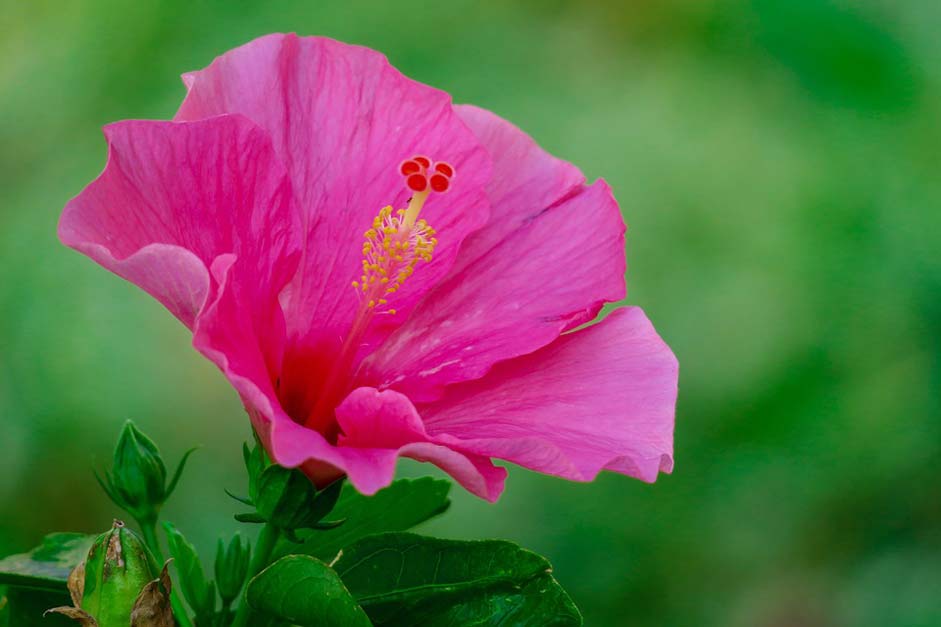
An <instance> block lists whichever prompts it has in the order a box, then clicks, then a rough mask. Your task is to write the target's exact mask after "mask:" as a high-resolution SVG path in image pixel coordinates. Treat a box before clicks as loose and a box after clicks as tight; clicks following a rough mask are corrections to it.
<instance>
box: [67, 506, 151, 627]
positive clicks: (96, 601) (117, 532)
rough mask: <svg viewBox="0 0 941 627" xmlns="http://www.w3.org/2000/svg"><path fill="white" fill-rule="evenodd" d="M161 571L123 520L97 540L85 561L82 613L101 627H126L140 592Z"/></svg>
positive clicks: (141, 541) (117, 521)
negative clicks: (85, 613)
mask: <svg viewBox="0 0 941 627" xmlns="http://www.w3.org/2000/svg"><path fill="white" fill-rule="evenodd" d="M158 573H159V569H158V568H157V564H156V562H155V561H154V558H153V556H152V555H151V554H150V551H148V550H147V547H146V546H145V545H144V541H143V540H142V539H141V538H140V536H138V535H137V534H136V533H134V532H133V531H131V530H130V529H128V528H127V527H125V526H124V523H123V522H121V521H120V520H115V521H114V526H113V527H112V528H111V530H110V531H107V532H105V533H103V534H101V535H100V536H98V537H97V538H95V542H94V543H93V544H92V547H91V549H90V550H89V551H88V557H87V558H85V585H84V589H83V590H82V601H81V609H82V610H83V611H84V612H87V613H88V614H90V615H91V616H94V617H95V619H96V620H97V621H98V626H99V627H119V626H120V627H127V625H129V624H130V620H131V610H132V609H133V608H134V604H135V602H136V601H137V598H138V596H139V595H140V593H141V590H143V589H144V586H146V585H147V584H148V583H150V582H151V581H153V580H154V579H155V578H157V576H158Z"/></svg>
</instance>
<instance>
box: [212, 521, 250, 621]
mask: <svg viewBox="0 0 941 627" xmlns="http://www.w3.org/2000/svg"><path fill="white" fill-rule="evenodd" d="M250 557H251V546H250V545H249V543H248V541H247V540H245V539H243V538H242V536H241V534H239V533H236V534H235V536H233V538H232V540H231V541H230V542H229V545H228V546H226V545H225V543H224V542H223V541H222V538H219V543H218V545H217V546H216V564H215V570H216V586H217V587H218V589H219V596H220V597H222V604H223V605H224V606H226V607H228V606H229V605H230V604H231V603H232V601H234V600H235V599H236V598H237V597H238V595H239V593H241V592H242V586H243V585H244V584H245V577H246V576H247V575H248V561H249V558H250Z"/></svg>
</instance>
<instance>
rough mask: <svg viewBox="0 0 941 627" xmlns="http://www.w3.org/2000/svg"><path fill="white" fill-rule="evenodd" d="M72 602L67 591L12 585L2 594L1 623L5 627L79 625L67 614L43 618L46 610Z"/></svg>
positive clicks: (0, 606)
mask: <svg viewBox="0 0 941 627" xmlns="http://www.w3.org/2000/svg"><path fill="white" fill-rule="evenodd" d="M70 604H71V600H70V599H69V594H68V593H67V592H54V591H52V590H40V589H37V588H20V587H17V586H11V587H10V588H9V589H8V590H7V591H6V594H0V625H3V626H4V627H7V626H8V625H9V627H22V626H24V625H41V626H42V627H78V623H76V622H75V621H73V620H72V619H70V618H66V617H65V616H59V615H57V614H49V615H47V616H46V617H45V618H43V613H44V612H45V611H46V610H48V609H50V608H53V607H57V606H60V605H70ZM4 621H6V622H4Z"/></svg>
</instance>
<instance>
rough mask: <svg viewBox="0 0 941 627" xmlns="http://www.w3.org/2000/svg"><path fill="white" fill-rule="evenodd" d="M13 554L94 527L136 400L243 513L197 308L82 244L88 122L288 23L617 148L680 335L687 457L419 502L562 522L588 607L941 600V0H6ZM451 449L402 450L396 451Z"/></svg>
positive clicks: (95, 138)
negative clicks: (100, 262) (93, 255)
mask: <svg viewBox="0 0 941 627" xmlns="http://www.w3.org/2000/svg"><path fill="white" fill-rule="evenodd" d="M0 9H2V11H0V13H2V15H3V18H2V24H0V554H5V553H7V552H12V551H16V550H22V549H26V548H28V547H30V546H32V545H34V544H35V543H36V542H37V540H38V539H39V538H40V537H41V536H42V535H43V534H44V533H45V532H47V531H50V530H53V529H60V528H67V529H74V530H84V531H98V530H101V529H104V528H105V527H106V526H108V524H109V523H110V519H111V517H112V516H113V515H116V514H117V511H116V509H115V508H114V507H113V506H112V505H110V504H109V502H108V501H107V500H106V498H105V496H104V495H103V494H102V492H101V491H100V490H99V489H98V488H97V486H96V485H95V483H94V480H93V479H92V475H91V468H92V466H93V465H99V466H100V465H102V464H104V463H107V462H108V457H109V455H110V450H111V447H112V444H113V441H114V439H115V438H116V437H117V433H118V430H119V427H120V425H121V423H122V421H123V420H125V419H126V418H129V417H130V418H133V419H134V420H136V421H137V423H138V424H139V425H140V426H141V428H142V429H144V430H145V431H146V432H148V433H150V434H151V435H152V436H153V437H154V438H155V439H156V440H157V442H158V443H159V444H160V445H161V446H162V449H163V450H164V452H165V454H166V455H167V457H168V458H169V459H170V460H171V461H175V460H176V459H177V458H178V456H179V455H180V454H181V453H182V452H183V451H184V450H185V449H186V448H188V447H189V446H191V445H193V444H197V443H201V444H203V445H204V448H203V450H202V451H200V452H199V453H198V454H197V455H196V456H195V457H194V458H193V460H192V461H191V465H190V469H189V472H188V474H187V475H186V476H184V479H183V482H182V485H181V488H180V490H179V492H178V496H177V497H176V498H175V499H174V501H173V502H172V503H171V505H170V506H169V507H168V510H167V516H168V517H169V518H171V519H173V520H174V521H176V522H177V523H178V524H179V526H180V527H181V528H182V529H183V530H184V531H185V532H186V533H187V535H189V536H190V537H191V538H192V539H193V540H194V541H196V542H197V543H198V544H200V545H201V546H203V547H205V548H206V549H209V548H211V547H212V546H213V544H212V543H213V542H214V538H215V536H216V535H217V534H218V533H219V532H220V531H224V532H226V533H229V532H231V531H232V530H233V529H234V528H236V527H237V526H238V523H236V522H235V521H234V520H232V514H233V513H234V512H235V511H236V508H235V504H234V502H233V501H231V500H229V499H228V498H227V497H226V496H225V495H224V494H223V492H222V489H221V488H222V487H223V486H225V487H229V488H230V489H238V488H239V487H240V486H241V485H242V481H243V478H242V477H243V475H242V469H241V466H240V455H239V448H238V445H239V443H240V442H241V441H242V440H243V439H244V438H245V437H246V436H247V435H248V427H247V420H246V419H245V416H244V414H243V412H242V410H241V408H240V405H239V403H238V400H237V398H236V395H235V394H234V392H233V391H232V390H231V389H230V387H229V386H228V384H227V383H226V382H225V381H224V379H223V378H222V376H221V375H220V374H219V373H218V372H217V371H216V369H215V368H214V367H213V366H212V365H210V364H209V363H208V362H207V361H206V360H205V359H203V358H202V357H200V356H199V355H198V354H197V353H196V352H195V351H193V350H192V349H191V348H190V346H189V338H188V333H187V332H186V330H185V329H184V328H183V327H182V326H181V325H180V324H178V323H177V322H176V321H175V320H173V319H172V318H171V316H170V315H169V314H167V313H166V312H165V311H164V310H163V309H162V308H161V307H160V306H159V305H157V304H156V303H155V302H153V301H152V300H151V299H150V298H149V297H148V296H146V295H145V294H144V293H143V292H140V291H138V290H137V289H136V288H134V287H133V286H131V285H129V284H126V283H124V282H123V281H121V280H120V279H118V278H116V277H114V276H112V275H110V274H108V273H107V272H105V271H104V270H102V269H100V268H99V267H97V266H96V265H94V264H93V263H91V262H90V261H88V260H86V259H85V258H82V257H81V256H79V255H78V254H76V253H74V252H72V251H70V250H68V249H66V248H64V247H62V246H61V245H60V244H59V243H58V242H57V240H56V237H55V225H56V221H57V218H58V214H59V211H60V209H61V207H62V206H63V204H64V203H65V202H66V200H67V199H68V198H69V197H71V196H72V195H74V194H76V193H77V192H78V191H79V190H80V189H81V188H82V187H83V185H84V184H86V183H87V182H88V181H90V180H91V179H92V178H93V177H94V176H95V175H96V174H97V173H98V172H99V171H100V170H101V168H102V167H103V165H104V157H105V145H104V142H103V139H102V137H101V135H100V132H99V127H100V126H101V125H103V124H105V123H107V122H109V121H113V120H117V119H122V118H169V117H171V116H172V114H173V112H174V111H175V108H176V106H177V105H178V103H179V102H180V100H181V98H182V95H183V86H182V84H181V83H180V80H179V78H178V75H179V74H180V73H181V72H183V71H186V70H191V69H196V68H200V67H203V66H205V65H206V64H208V63H209V62H210V61H211V60H212V58H213V57H214V56H215V55H217V54H221V53H222V52H224V51H226V50H227V49H229V48H232V47H234V46H236V45H239V44H241V43H244V42H246V41H248V40H249V39H251V38H253V37H255V36H258V35H261V34H264V33H268V32H271V31H297V32H299V33H302V34H322V35H329V36H331V37H335V38H338V39H342V40H345V41H349V42H353V43H359V44H364V45H367V46H371V47H373V48H377V49H379V50H382V51H383V52H385V53H386V54H388V56H389V57H390V59H391V60H392V62H393V63H394V64H395V65H397V66H398V67H399V68H400V69H402V70H403V71H404V72H405V73H406V74H408V75H410V76H412V77H414V78H417V79H419V80H421V81H424V82H427V83H430V84H432V85H435V86H438V87H441V88H443V89H445V90H448V91H450V92H451V93H452V94H454V98H455V100H456V101H458V102H472V103H476V104H479V105H481V106H484V107H487V108H490V109H492V110H494V111H496V112H497V113H499V114H501V115H503V116H504V117H507V118H508V119H510V120H512V121H514V122H516V123H517V124H518V125H520V126H521V127H523V128H524V129H525V130H527V131H528V132H529V133H531V134H532V135H533V136H534V137H535V138H536V139H537V140H538V141H539V142H540V143H541V144H542V145H543V146H545V147H546V148H547V149H548V150H550V151H551V152H553V153H555V154H557V155H559V156H562V157H564V158H566V159H568V160H571V161H573V162H575V163H576V164H578V165H579V166H581V167H582V168H583V169H584V171H585V172H586V174H587V175H588V176H589V178H591V179H594V178H597V177H604V178H605V179H607V180H608V181H609V182H610V183H611V185H612V187H613V188H614V190H615V193H616V194H617V196H618V198H619V200H620V202H621V206H622V208H623V210H624V215H625V217H626V219H627V222H628V224H629V232H628V264H629V268H630V270H629V277H628V285H629V294H630V297H629V302H631V303H633V304H638V305H641V306H643V307H644V308H645V309H646V310H647V312H648V314H649V315H650V317H651V318H652V319H653V320H654V321H655V323H656V325H657V328H658V329H659V331H660V332H661V334H662V335H663V337H664V338H665V339H666V340H667V341H668V342H669V343H670V345H671V346H672V347H673V349H674V350H675V352H676V354H677V356H678V357H679V360H680V363H681V381H680V404H679V410H678V416H677V430H676V470H675V473H674V474H673V475H672V476H665V477H663V478H661V480H660V481H658V483H657V484H655V485H652V486H648V485H644V484H642V483H639V482H636V481H633V480H629V479H626V478H624V477H620V476H614V475H607V476H603V477H601V478H600V479H599V480H598V481H597V482H595V483H594V484H589V485H580V484H570V483H566V482H563V481H561V480H557V479H553V478H548V477H542V476H537V475H533V474H531V473H527V472H526V471H523V470H520V469H512V470H511V476H510V481H509V483H508V490H507V492H506V494H505V495H504V497H503V498H502V499H501V501H500V502H499V503H497V504H496V505H488V504H486V503H483V502H481V501H478V500H476V499H474V498H473V497H471V496H469V495H467V494H465V493H463V492H460V491H455V492H456V493H455V495H454V497H455V499H454V500H455V503H454V506H453V509H452V511H451V512H450V513H449V515H447V516H445V517H444V518H441V519H440V520H437V521H435V522H433V523H431V524H428V525H426V526H425V531H427V532H429V533H434V534H439V535H445V536H452V537H474V538H476V537H506V538H510V539H513V540H517V541H519V542H521V543H523V544H524V545H526V546H528V547H531V548H533V549H535V550H537V551H539V552H542V553H544V554H546V555H547V556H548V557H549V558H550V559H551V560H552V561H553V563H554V565H555V568H556V572H557V575H558V578H559V579H560V580H561V581H562V583H563V584H564V585H565V586H566V587H567V588H568V589H569V590H570V591H571V593H572V595H573V596H574V598H575V600H576V602H577V603H578V604H579V606H580V607H581V608H582V610H583V611H584V614H585V617H586V624H587V625H589V626H608V625H615V626H616V625H637V626H651V627H652V626H658V627H660V626H671V625H677V626H685V625H704V626H711V625H716V626H732V627H735V626H743V627H744V626H768V627H784V626H818V625H819V626H829V625H836V626H844V625H845V626H856V625H860V626H870V625H871V626H881V627H885V626H905V627H919V626H925V627H927V626H929V625H933V626H937V625H941V455H939V453H941V420H939V419H941V297H939V294H941V291H939V290H941V168H939V166H941V106H939V105H941V37H939V36H938V33H939V30H941V3H938V2H937V1H936V0H920V1H919V0H913V1H909V2H904V3H902V2H899V3H896V2H889V1H886V0H870V1H868V2H851V1H850V0H839V1H837V0H752V1H747V0H713V1H706V0H702V1H696V0H686V1H684V0H669V1H664V0H659V1H656V2H655V1H653V0H646V1H640V0H636V1H632V2H617V1H611V2H579V3H577V4H574V3H571V4H570V3H565V2H555V1H545V0H543V1H537V0H532V1H530V2H520V3H508V2H496V1H493V2H484V3H474V2H467V1H449V2H437V3H424V2H406V1H399V2H395V3H378V2H377V3H372V2H362V1H346V2H329V3H328V2H300V1H298V2H278V1H270V2H264V3H249V2H236V1H229V2H161V3H152V4H151V3H133V4H132V3H125V2H109V1H107V0H101V1H95V2H84V3H79V2H69V1H56V2H38V1H37V2H18V1H17V2H14V1H13V0H0ZM429 471H430V469H429V467H425V466H420V465H418V464H403V467H402V472H403V473H408V474H424V473H427V472H429Z"/></svg>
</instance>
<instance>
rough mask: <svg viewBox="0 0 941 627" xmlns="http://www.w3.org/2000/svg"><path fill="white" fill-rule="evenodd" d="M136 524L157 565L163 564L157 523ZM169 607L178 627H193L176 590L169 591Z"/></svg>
mask: <svg viewBox="0 0 941 627" xmlns="http://www.w3.org/2000/svg"><path fill="white" fill-rule="evenodd" d="M137 524H138V525H139V526H140V530H141V533H142V534H143V536H144V544H146V545H147V548H148V549H150V552H151V553H153V555H154V557H155V558H157V562H158V564H163V551H162V550H161V549H160V541H159V540H158V539H157V521H156V520H153V521H142V520H138V521H137ZM170 607H171V608H172V609H173V617H174V618H176V620H177V622H178V623H179V624H180V627H193V621H191V620H190V617H189V614H187V612H186V606H185V605H183V601H182V599H180V595H179V593H177V591H176V588H173V589H172V590H170Z"/></svg>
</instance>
